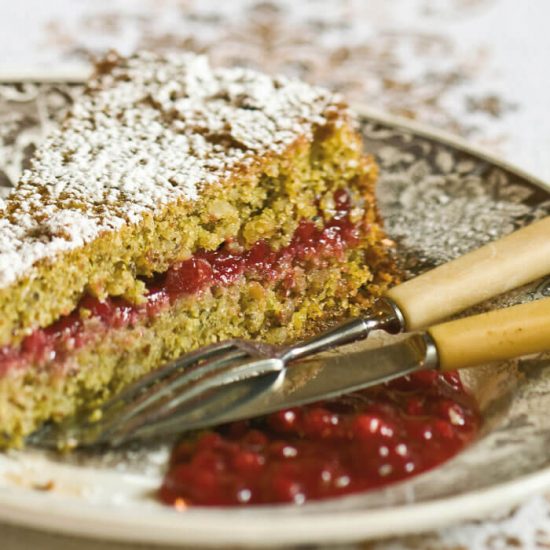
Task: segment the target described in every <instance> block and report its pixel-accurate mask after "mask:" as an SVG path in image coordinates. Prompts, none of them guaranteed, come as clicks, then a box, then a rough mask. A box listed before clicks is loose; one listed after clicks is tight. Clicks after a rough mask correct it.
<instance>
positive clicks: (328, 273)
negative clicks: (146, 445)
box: [0, 53, 393, 446]
mask: <svg viewBox="0 0 550 550" xmlns="http://www.w3.org/2000/svg"><path fill="white" fill-rule="evenodd" d="M375 180H376V165H375V163H374V161H373V159H372V158H371V157H369V156H365V155H364V154H363V149H362V143H361V139H360V137H359V135H358V133H357V131H356V129H355V124H354V120H353V117H352V115H350V112H349V110H348V108H347V107H346V105H345V104H344V103H343V102H342V100H341V99H340V98H339V97H338V96H336V95H334V94H332V93H330V92H328V91H326V90H323V89H320V88H316V87H312V86H309V85H306V84H304V83H302V82H300V81H296V80H292V79H289V78H285V77H271V76H267V75H264V74H260V73H257V72H254V71H251V70H246V69H239V68H232V69H219V68H211V67H210V66H209V64H208V61H207V60H206V59H205V58H204V57H200V56H194V55H191V54H179V55H168V54H167V55H159V54H152V53H139V54H136V55H134V56H132V57H130V58H122V57H120V56H117V55H115V54H109V55H108V56H107V57H106V58H105V59H104V60H103V61H102V62H101V63H99V64H98V65H97V67H96V72H95V74H94V76H93V77H92V78H91V80H90V81H89V83H88V86H87V88H86V90H85V92H84V93H83V95H82V96H81V97H80V98H79V99H77V100H76V101H75V104H74V105H73V107H72V110H71V112H70V113H69V114H68V115H67V117H66V119H65V120H64V122H63V123H62V124H61V125H60V127H59V128H58V129H56V130H55V131H53V133H51V135H49V136H48V137H47V138H46V139H45V140H44V141H43V143H42V144H41V146H40V147H39V148H38V150H37V151H36V153H35V155H34V158H33V160H32V163H31V165H30V168H29V169H28V170H26V171H25V172H24V174H23V175H22V177H21V180H20V181H19V183H18V185H17V186H16V188H15V190H14V191H13V192H12V194H11V195H10V196H9V197H8V198H7V199H6V200H5V202H4V203H3V204H2V205H1V210H0V308H1V311H2V315H0V442H1V443H0V444H1V445H2V446H10V445H17V444H20V443H21V441H22V440H23V437H24V436H25V435H26V434H28V433H30V432H31V431H33V430H34V429H35V428H36V427H37V426H38V425H40V423H42V422H44V421H46V420H54V421H55V420H59V419H61V418H63V417H64V416H66V415H69V414H72V413H73V412H75V410H77V409H78V408H80V407H83V406H93V405H95V404H97V403H99V402H101V400H104V399H106V398H107V397H109V395H111V394H112V393H113V392H116V391H118V390H120V388H122V387H123V386H124V385H126V384H128V383H129V382H131V381H133V380H134V379H136V378H137V377H139V376H140V375H142V374H144V373H145V372H147V371H150V370H151V369H153V368H155V367H157V366H159V365H161V364H163V363H165V362H166V361H168V360H170V359H173V358H175V357H177V356H178V355H180V354H181V353H183V352H186V351H189V350H191V349H193V348H196V347H198V346H202V345H205V344H209V343H212V342H215V341H219V340H222V339H227V338H232V337H244V338H256V339H262V340H265V341H268V342H272V343H284V342H289V341H292V340H296V339H298V338H301V337H303V336H305V335H306V334H307V333H309V332H312V331H313V330H314V329H315V327H318V326H320V324H322V323H325V322H327V321H328V320H330V319H332V318H336V317H340V316H343V315H354V314H358V313H359V312H360V311H361V310H362V309H364V308H365V307H367V306H368V305H369V304H370V302H371V300H372V299H373V297H376V296H377V295H379V294H380V293H381V292H383V291H384V290H385V289H386V288H387V286H388V285H389V284H391V282H392V279H393V271H392V263H391V260H390V259H389V255H388V250H387V249H388V246H387V242H386V240H385V238H384V235H383V232H382V230H381V227H380V225H379V220H378V216H377V212H376V206H375V199H374V184H375Z"/></svg>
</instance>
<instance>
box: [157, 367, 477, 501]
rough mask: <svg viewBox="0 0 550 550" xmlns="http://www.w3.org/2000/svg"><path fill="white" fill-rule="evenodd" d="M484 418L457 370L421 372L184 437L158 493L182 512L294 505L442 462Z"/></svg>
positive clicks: (385, 481)
mask: <svg viewBox="0 0 550 550" xmlns="http://www.w3.org/2000/svg"><path fill="white" fill-rule="evenodd" d="M480 422H481V417H480V414H479V410H478V407H477V405H476V402H475V400H474V398H473V397H472V396H470V395H469V394H468V393H467V391H466V390H465V388H464V387H463V385H462V383H461V381H460V378H459V376H458V374H457V373H454V372H451V373H445V374H439V373H437V372H435V371H423V372H418V373H414V374H412V375H409V376H405V377H403V378H399V379H397V380H394V381H392V382H389V383H386V384H382V385H379V386H375V387H372V388H369V389H366V390H363V391H361V392H356V393H354V394H350V395H346V396H343V397H340V398H338V399H334V400H330V401H325V402H319V403H316V404H312V405H307V406H304V407H300V408H293V409H287V410H282V411H279V412H277V413H273V414H270V415H267V416H264V417H261V418H256V419H253V420H250V421H244V422H243V421H239V422H234V423H231V424H227V425H224V426H221V427H219V428H216V429H214V430H210V431H206V432H200V433H198V434H193V435H190V436H188V437H186V438H185V439H183V440H182V441H181V442H180V443H179V444H177V445H176V446H175V448H174V449H173V452H172V457H171V460H170V464H169V468H168V470H167V472H166V475H165V478H164V481H163V484H162V486H161V488H160V489H159V498H160V500H161V501H162V502H164V503H166V504H168V505H172V506H174V507H176V508H181V509H183V508H186V507H187V506H190V505H199V506H242V505H250V504H268V503H294V504H302V503H304V502H306V501H309V500H319V499H325V498H329V497H337V496H342V495H347V494H351V493H357V492H361V491H367V490H369V489H375V488H378V487H382V486H385V485H388V484H390V483H393V482H396V481H400V480H403V479H406V478H408V477H410V476H413V475H417V474H419V473H421V472H425V471H427V470H429V469H431V468H434V467H435V466H438V465H440V464H442V463H444V462H445V461H446V460H448V459H449V458H451V457H453V456H454V455H456V454H457V453H458V452H459V451H460V450H461V449H463V448H464V447H465V446H466V445H467V444H468V443H470V442H471V441H472V440H473V439H474V438H475V437H476V435H477V433H478V428H479V426H480Z"/></svg>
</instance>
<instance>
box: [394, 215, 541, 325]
mask: <svg viewBox="0 0 550 550" xmlns="http://www.w3.org/2000/svg"><path fill="white" fill-rule="evenodd" d="M548 273H550V216H547V217H546V218H544V219H542V220H540V221H538V222H536V223H533V224H531V225H529V226H527V227H524V228H523V229H520V230H518V231H516V232H514V233H511V234H510V235H507V236H506V237H503V238H502V239H500V240H498V241H495V242H493V243H489V244H487V245H485V246H483V247H482V248H479V249H478V250H474V251H473V252H470V253H469V254H466V255H465V256H462V257H460V258H457V259H456V260H453V261H451V262H449V263H447V264H444V265H442V266H439V267H437V268H435V269H433V270H431V271H429V272H427V273H424V274H422V275H420V276H418V277H416V278H414V279H411V280H410V281H407V282H405V283H403V284H401V285H399V286H396V287H394V288H392V289H391V290H390V291H389V292H388V293H387V296H388V297H389V298H391V299H392V300H393V301H394V302H395V303H396V304H397V305H398V306H399V309H400V310H401V311H402V313H403V315H404V317H405V323H406V329H407V330H416V329H418V328H422V327H428V326H430V325H432V324H433V323H434V322H436V321H438V320H439V319H443V318H445V317H448V316H450V315H452V314H453V313H457V312H458V311H462V310H464V309H466V308H467V307H469V306H471V305H473V304H477V303H479V302H482V301H484V300H486V299H487V298H490V297H492V296H497V295H498V294H502V293H503V292H506V291H508V290H511V289H512V288H516V287H519V286H521V285H524V284H526V283H528V282H530V281H534V280H536V279H538V278H539V277H542V276H544V275H546V274H548Z"/></svg>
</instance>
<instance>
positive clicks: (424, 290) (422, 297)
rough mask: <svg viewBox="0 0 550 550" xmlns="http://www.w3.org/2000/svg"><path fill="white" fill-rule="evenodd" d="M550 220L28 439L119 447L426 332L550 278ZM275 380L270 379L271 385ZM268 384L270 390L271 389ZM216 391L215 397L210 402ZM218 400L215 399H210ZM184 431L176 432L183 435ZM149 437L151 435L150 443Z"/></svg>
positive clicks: (221, 349)
mask: <svg viewBox="0 0 550 550" xmlns="http://www.w3.org/2000/svg"><path fill="white" fill-rule="evenodd" d="M549 236H550V216H548V217H545V218H543V219H542V220H540V221H538V222H536V223H533V224H531V225H530V226H527V227H524V228H522V229H520V230H518V231H516V232H514V233H511V234H509V235H508V236H506V237H504V238H502V239H500V240H498V241H495V242H493V243H489V244H487V245H485V246H483V247H481V248H479V249H477V250H475V251H473V252H470V253H468V254H466V255H464V256H462V257H460V258H457V259H455V260H453V261H451V262H449V263H447V264H444V265H441V266H439V267H437V268H435V269H433V270H431V271H428V272H426V273H423V274H422V275H419V276H418V277H416V278H414V279H411V280H409V281H406V282H405V283H402V284H400V285H398V286H396V287H393V288H392V289H390V290H389V291H388V292H387V293H386V295H385V296H384V297H382V298H380V299H378V300H377V301H376V302H375V304H374V306H373V307H372V309H371V310H370V311H369V312H367V314H366V315H365V316H362V317H358V318H353V319H350V320H346V321H344V322H343V323H341V324H339V325H337V326H336V327H333V328H331V329H329V330H328V331H326V332H323V333H321V334H319V335H316V336H314V337H313V338H311V339H309V340H306V341H303V342H299V343H297V344H294V345H290V346H286V347H277V346H273V345H269V344H265V343H262V342H252V341H246V340H228V341H223V342H220V343H216V344H212V345H210V346H206V347H204V348H201V349H199V350H197V351H194V352H192V353H188V354H185V355H183V356H181V357H180V358H178V359H176V360H175V361H173V362H171V363H169V364H167V365H166V366H164V367H162V368H160V369H157V370H155V371H153V372H151V373H150V374H148V375H146V376H144V377H142V378H141V379H139V380H137V381H136V382H134V383H133V384H131V385H130V386H128V387H127V388H126V389H125V390H123V391H122V392H121V393H119V394H118V395H115V396H114V397H113V398H111V399H109V400H108V401H106V402H105V403H104V404H103V405H102V406H101V407H100V408H98V409H96V410H94V411H93V412H92V413H91V414H89V413H87V414H83V413H80V414H77V415H75V416H73V417H70V418H68V419H66V420H64V421H62V422H61V423H59V424H48V425H46V426H44V427H43V428H42V429H40V430H38V431H37V432H35V433H34V434H31V436H29V438H28V440H27V441H28V442H29V443H30V444H33V445H39V446H45V447H56V448H59V447H63V448H72V447H76V446H89V445H96V444H110V445H112V446H116V445H120V444H122V443H125V442H127V441H129V440H131V439H132V438H133V437H134V434H137V433H138V431H139V430H140V428H142V427H144V426H147V427H148V428H149V429H148V430H147V431H146V432H147V433H148V434H154V432H155V430H154V426H155V424H156V423H159V422H160V421H163V420H166V419H167V418H168V417H170V416H171V415H173V414H174V413H175V412H176V411H177V413H178V415H179V414H180V413H181V412H182V411H192V410H193V409H194V408H196V407H200V408H201V410H202V412H204V408H205V407H209V406H210V407H213V408H215V409H216V410H219V409H220V405H221V404H220V399H227V403H222V404H223V405H225V406H227V408H231V407H234V406H238V405H241V404H242V401H243V400H244V399H246V398H247V396H246V395H240V394H239V392H234V391H233V392H226V395H225V396H224V394H223V392H212V390H215V389H217V388H220V387H223V386H227V385H229V384H234V383H236V382H239V381H242V380H246V379H248V378H252V377H261V376H265V375H267V374H276V373H280V372H281V371H282V370H283V369H284V368H285V367H286V366H287V365H288V364H289V363H290V362H292V361H296V360H298V359H303V358H305V357H308V356H310V355H313V354H316V353H318V352H320V351H323V350H326V349H328V348H332V347H335V346H341V345H344V344H348V343H351V342H354V341H357V340H360V339H364V338H366V337H367V336H368V335H369V334H370V332H372V331H373V330H384V331H386V332H388V333H390V334H397V333H399V332H404V331H411V330H417V329H419V328H422V327H427V326H430V325H431V324H433V323H434V322H435V321H439V320H442V319H444V318H446V317H449V316H451V315H453V314H455V313H458V312H460V311H462V310H465V309H467V308H468V307H470V306H472V305H474V304H477V303H480V302H482V301H484V300H486V299H488V298H490V297H493V296H496V295H498V294H502V293H504V292H507V291H508V290H511V289H513V288H517V287H519V286H522V285H524V284H526V283H529V282H531V281H534V280H536V279H538V278H540V277H543V276H545V275H548V274H549V273H550V238H548V237H549ZM272 379H273V378H269V380H272ZM268 383H269V382H268V378H266V387H267V385H268ZM209 392H210V395H209ZM212 394H213V395H212ZM184 429H185V426H179V429H178V431H184ZM148 437H150V435H149V436H148Z"/></svg>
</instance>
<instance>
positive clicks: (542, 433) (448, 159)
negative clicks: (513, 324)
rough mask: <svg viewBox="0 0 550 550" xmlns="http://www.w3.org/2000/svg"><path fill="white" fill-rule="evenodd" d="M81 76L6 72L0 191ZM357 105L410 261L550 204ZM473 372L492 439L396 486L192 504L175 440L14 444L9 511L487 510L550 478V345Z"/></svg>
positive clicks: (163, 536) (11, 516)
mask: <svg viewBox="0 0 550 550" xmlns="http://www.w3.org/2000/svg"><path fill="white" fill-rule="evenodd" d="M78 90H79V86H78V85H69V84H61V85H55V84H51V83H43V84H29V83H26V84H21V83H20V84H9V85H8V84H5V85H1V86H0V194H1V193H2V192H3V193H4V194H6V193H8V192H9V191H10V187H11V183H12V182H13V181H14V180H15V179H16V178H17V175H18V174H19V173H20V171H21V169H22V167H24V166H25V164H26V162H27V161H28V157H29V155H30V154H32V151H33V149H34V146H35V145H34V144H35V143H36V142H37V141H38V140H39V139H40V137H41V136H42V135H43V133H44V131H45V130H47V127H48V126H49V125H51V124H55V121H56V120H58V119H59V118H60V117H61V116H62V115H63V113H64V111H65V110H66V108H67V106H68V105H70V103H71V101H72V99H71V98H72V97H73V96H74V94H75V93H77V92H78ZM358 110H359V112H360V113H361V127H362V131H363V134H364V137H365V142H366V148H367V150H368V151H369V152H372V153H374V154H375V155H376V157H377V158H378V161H379V163H380V167H381V177H380V183H379V201H380V208H381V212H382V215H383V217H384V219H385V223H386V228H387V230H388V232H389V234H390V236H391V237H393V238H394V239H395V240H396V242H397V244H398V252H399V258H400V261H401V262H402V264H403V267H404V268H405V270H406V272H407V273H408V274H409V275H411V276H412V275H414V274H418V273H420V272H422V271H423V270H425V269H429V268H430V267H433V266H435V265H437V264H439V263H442V262H445V261H447V260H450V259H451V258H454V257H455V256H457V255H459V254H462V253H464V252H466V251H468V250H470V249H472V248H475V247H478V246H480V245H481V244H483V243H485V242H487V241H489V240H492V239H495V238H497V237H499V236H500V235H503V234H505V233H507V232H510V231H512V230H513V229H516V228H518V227H520V226H522V225H524V224H526V223H529V222H531V221H532V220H534V219H537V218H541V217H543V216H545V215H548V214H549V212H550V193H549V192H548V191H547V190H545V188H544V186H543V184H542V183H541V182H539V181H536V180H535V179H534V178H532V177H530V176H528V175H527V174H524V173H522V172H521V171H520V170H517V169H515V168H512V167H510V166H508V165H506V164H505V163H503V162H501V161H499V160H496V159H494V158H492V157H490V156H489V155H487V154H484V153H483V152H480V151H478V150H476V149H473V148H471V147H469V146H468V145H467V144H465V143H463V142H461V141H459V140H457V139H454V138H451V137H449V136H444V135H442V134H439V133H437V132H434V131H432V130H429V129H424V128H421V127H417V126H416V125H413V124H411V123H409V122H404V121H402V120H395V119H392V118H390V117H387V116H384V115H380V114H374V113H370V112H368V111H367V110H365V109H361V108H359V109H358ZM542 295H550V279H549V280H548V281H546V282H538V283H537V284H534V285H530V286H529V287H526V288H523V289H521V290H519V291H515V292H513V293H510V294H508V295H506V296H504V297H501V298H499V299H498V300H493V301H492V302H491V303H486V304H484V305H483V306H480V307H478V308H477V309H487V308H490V307H495V306H503V305H507V304H511V303H515V302H520V301H525V300H531V299H535V298H537V297H540V296H542ZM466 378H467V383H468V384H469V386H470V388H471V391H473V392H474V393H475V394H476V395H477V397H478V399H479V402H480V405H481V408H482V411H483V414H484V418H485V423H484V429H483V432H482V434H481V437H480V439H479V440H478V441H477V442H476V443H475V444H474V445H472V446H471V447H469V448H468V449H467V450H466V451H465V452H463V453H462V454H460V455H459V456H457V457H456V458H455V459H453V460H452V461H450V462H448V463H446V464H445V465H444V466H442V467H440V468H438V469H436V470H434V471H432V472H429V473H426V474H423V475H420V476H418V477H415V478H412V479H411V480H409V481H406V482H403V483H398V484H395V485H393V486H390V487H388V488H386V489H383V490H377V491H373V492H370V493H365V494H360V495H355V496H350V497H346V498H339V499H333V500H327V501H323V502H319V503H311V504H306V505H304V506H300V507H296V506H259V507H252V508H243V509H201V508H195V509H193V508H190V509H188V510H185V511H183V512H181V511H176V510H173V509H171V508H168V507H165V506H163V505H161V504H159V503H158V502H157V501H156V500H155V498H154V490H155V488H156V487H157V486H158V485H159V483H160V479H161V475H162V470H163V467H164V465H165V463H166V459H167V456H168V452H169V447H168V446H160V447H155V448H135V449H131V450H125V451H124V452H114V451H113V452H109V453H107V454H93V453H89V452H87V453H84V452H78V453H74V454H72V455H68V456H56V455H52V454H46V453H44V452H40V451H36V450H25V451H10V452H7V453H4V454H0V520H2V521H8V522H14V523H18V524H21V525H27V526H32V527H36V528H42V529H47V530H53V531H56V532H65V533H72V534H77V535H83V536H91V537H98V538H112V539H119V540H126V541H140V542H154V543H157V544H161V543H162V544H182V543H185V544H190V545H193V546H198V545H226V546H233V545H250V546H255V547H257V546H260V545H277V544H300V543H315V542H318V543H324V544H327V543H331V542H334V543H335V542H340V543H342V542H346V541H354V540H362V539H368V538H375V537H382V536H386V535H397V534H400V533H411V532H419V531H422V530H427V529H433V528H436V527H440V526H443V525H446V524H450V523H452V522H457V521H460V520H464V519H471V518H481V517H482V516H483V515H484V514H487V513H489V512H491V511H494V510H496V509H499V508H502V507H508V506H511V505H512V504H514V503H516V502H518V501H520V500H521V499H523V498H525V497H526V496H528V495H529V494H530V493H532V492H534V491H539V490H542V489H545V488H546V489H547V488H550V454H549V453H548V451H547V449H548V448H549V446H550V415H549V414H548V410H550V356H547V357H545V356H539V357H531V358H526V359H523V360H521V361H512V362H507V363H501V364H496V365H491V366H487V367H484V368H482V369H479V370H477V369H476V371H475V372H474V371H472V372H470V373H468V376H467V377H466Z"/></svg>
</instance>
